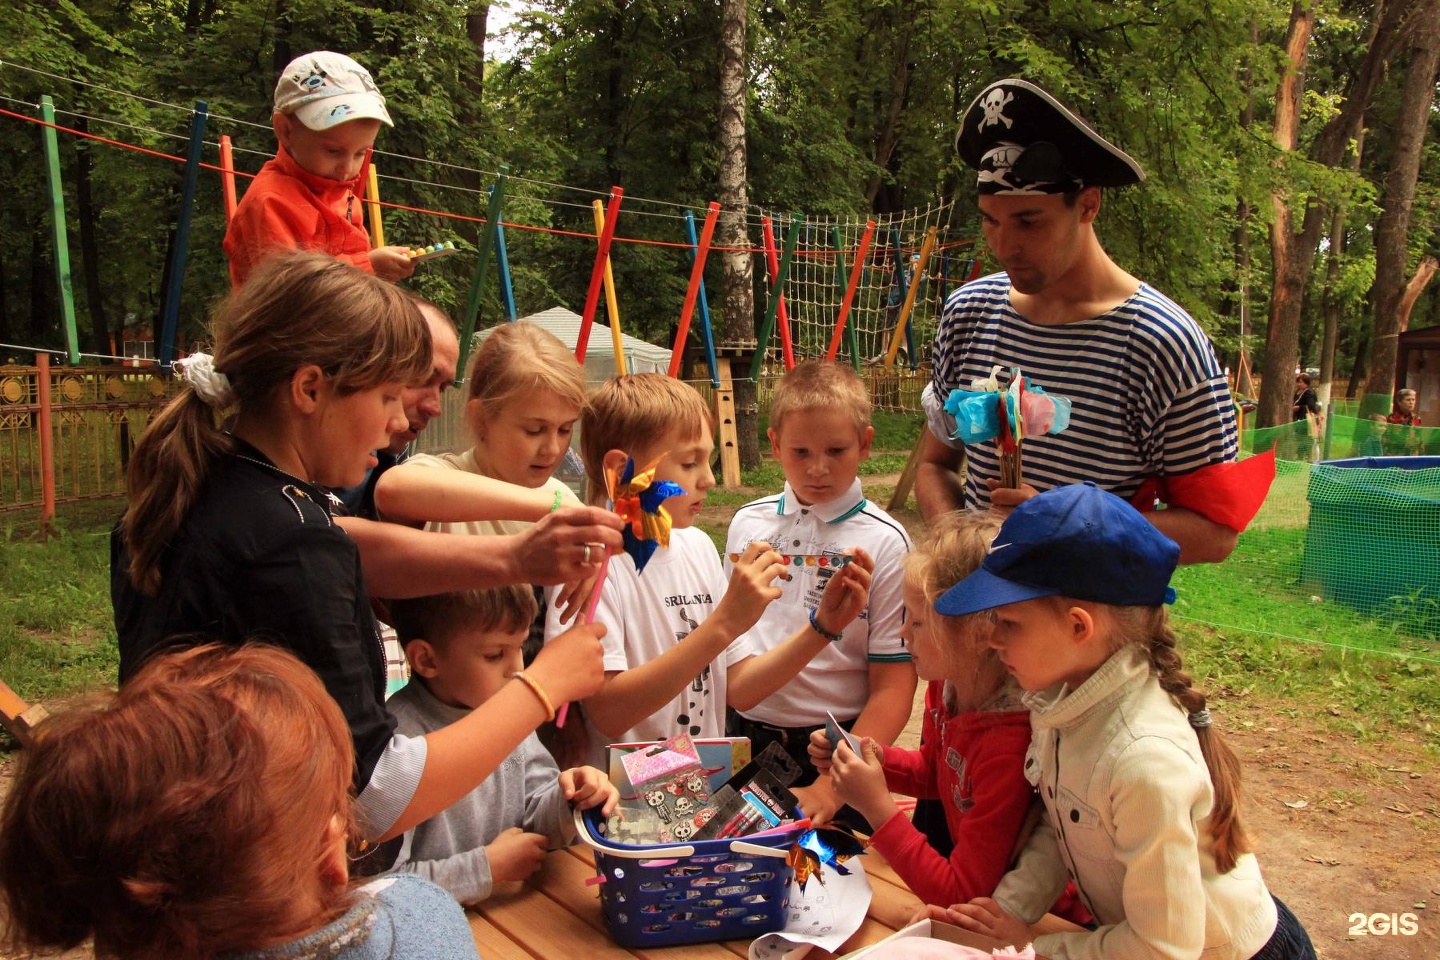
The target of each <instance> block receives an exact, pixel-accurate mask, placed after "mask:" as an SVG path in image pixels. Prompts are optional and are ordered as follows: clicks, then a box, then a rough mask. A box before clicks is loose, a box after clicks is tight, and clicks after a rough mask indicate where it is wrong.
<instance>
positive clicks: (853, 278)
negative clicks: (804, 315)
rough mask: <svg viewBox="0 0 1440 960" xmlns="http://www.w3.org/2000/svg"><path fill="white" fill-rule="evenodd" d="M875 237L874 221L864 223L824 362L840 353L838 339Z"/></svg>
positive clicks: (842, 333) (843, 329) (842, 331)
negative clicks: (871, 242)
mask: <svg viewBox="0 0 1440 960" xmlns="http://www.w3.org/2000/svg"><path fill="white" fill-rule="evenodd" d="M874 236H875V221H874V220H867V221H865V232H864V233H862V234H861V235H860V248H859V249H858V250H856V251H855V263H854V264H853V265H852V266H851V267H850V282H849V284H848V285H847V286H846V287H845V296H844V298H843V299H841V301H840V315H839V316H837V317H836V318H835V334H834V335H833V336H832V337H831V338H830V349H829V350H827V351H825V359H826V360H834V359H835V355H836V354H837V353H839V352H840V337H841V336H842V335H844V332H845V320H846V318H847V317H849V316H850V305H851V304H853V303H854V302H855V291H856V290H858V289H860V274H862V273H863V272H864V271H865V258H866V257H868V256H869V255H870V240H871V239H872V238H873V237H874Z"/></svg>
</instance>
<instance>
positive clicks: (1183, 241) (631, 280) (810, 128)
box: [0, 0, 1440, 459]
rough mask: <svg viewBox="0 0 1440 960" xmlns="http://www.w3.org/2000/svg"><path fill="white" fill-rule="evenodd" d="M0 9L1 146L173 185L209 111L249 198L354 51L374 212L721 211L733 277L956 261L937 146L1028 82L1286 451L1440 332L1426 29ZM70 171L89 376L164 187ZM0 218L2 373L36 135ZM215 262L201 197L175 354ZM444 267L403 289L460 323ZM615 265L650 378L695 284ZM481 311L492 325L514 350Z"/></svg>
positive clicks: (941, 0) (1105, 231)
mask: <svg viewBox="0 0 1440 960" xmlns="http://www.w3.org/2000/svg"><path fill="white" fill-rule="evenodd" d="M7 6H8V7H9V10H8V11H7V13H6V15H5V16H4V17H0V98H3V99H0V108H3V109H5V110H8V111H11V112H12V113H14V114H20V115H24V116H29V117H34V116H35V110H34V106H33V105H34V104H36V103H38V101H39V99H40V96H41V95H42V94H49V95H51V96H52V97H53V98H54V100H55V103H56V106H57V109H58V110H59V111H60V116H59V117H58V118H57V122H58V123H59V124H60V125H61V126H67V127H72V128H75V129H78V130H89V131H91V132H94V133H96V134H100V135H103V136H107V137H113V138H115V139H117V140H122V141H126V142H128V143H132V144H137V145H142V146H145V147H148V148H150V149H154V150H160V151H163V152H166V153H172V154H178V153H183V151H184V143H183V139H184V136H185V134H186V133H187V131H188V129H189V123H190V117H189V110H190V105H191V103H192V102H193V101H194V100H197V99H199V100H205V101H206V102H207V103H208V105H209V109H210V111H211V112H212V113H213V114H215V115H216V116H213V117H212V118H211V121H210V125H209V127H208V129H207V133H206V137H205V139H206V140H207V141H211V142H214V141H216V140H217V139H218V136H219V134H222V133H225V134H229V135H230V136H231V137H232V138H233V139H234V142H235V145H236V148H237V160H236V164H237V167H238V168H239V169H241V170H249V171H252V172H253V171H254V170H256V169H258V168H259V166H260V164H261V163H262V162H263V161H264V159H265V156H264V155H265V154H268V153H270V152H273V150H274V140H273V136H271V134H270V133H269V131H268V124H269V114H270V103H271V93H272V90H273V85H274V81H275V77H276V75H277V73H278V71H279V69H280V68H281V67H282V66H283V65H284V64H285V63H287V62H288V61H289V60H290V59H291V58H292V57H293V56H295V55H298V54H300V53H303V52H305V51H307V50H312V49H334V50H340V51H344V52H348V53H350V54H352V55H354V56H355V57H356V58H357V59H359V60H361V61H362V62H363V63H364V64H365V65H366V66H368V67H369V68H370V70H371V71H372V73H373V74H374V75H375V77H376V79H377V82H378V83H379V85H380V87H381V89H382V90H383V91H384V93H385V94H386V96H387V97H388V98H389V104H390V110H391V114H392V116H393V117H394V118H395V121H396V125H395V128H394V129H393V130H386V131H384V132H383V133H382V134H381V137H380V140H379V142H378V143H377V148H378V149H379V150H382V151H384V152H385V153H386V154H395V155H400V157H405V158H414V159H400V157H395V156H382V157H379V158H378V162H379V163H380V164H381V168H382V174H384V175H386V176H387V178H403V179H386V180H385V181H384V182H383V194H384V198H385V199H386V200H388V201H392V202H396V203H400V204H404V205H407V206H411V207H418V208H425V209H434V210H444V211H452V212H456V213H462V214H465V215H467V216H470V217H480V216H483V215H484V208H485V196H484V193H483V191H484V190H485V188H486V187H487V186H488V185H489V184H490V183H491V182H493V180H494V176H495V171H497V170H498V169H499V167H500V166H501V165H502V164H503V165H506V166H508V168H509V173H510V175H511V176H512V177H514V178H515V180H513V181H512V182H511V184H510V187H509V189H508V191H507V200H506V205H505V211H504V219H505V220H506V221H507V222H514V223H520V224H526V225H532V226H537V227H546V228H555V229H558V230H561V231H573V232H575V233H579V234H585V235H590V234H593V231H594V225H593V222H592V219H591V216H592V214H591V210H590V203H591V201H592V200H593V199H594V198H596V197H603V196H604V195H605V194H606V193H607V192H608V190H609V188H610V187H611V186H612V185H619V186H622V187H623V188H624V190H625V194H626V200H625V207H624V210H623V212H622V218H623V219H622V225H619V226H620V229H619V233H620V234H622V235H624V236H626V237H628V238H633V239H644V238H650V239H655V240H660V241H665V242H668V243H671V244H674V243H676V242H678V241H680V240H681V239H682V238H683V233H682V226H681V223H680V221H679V219H678V217H679V215H680V213H681V211H682V208H689V209H693V210H695V211H696V215H697V218H702V219H703V211H704V207H705V204H706V203H707V202H709V201H711V200H721V201H723V202H724V203H725V204H726V207H727V214H726V215H725V216H724V217H722V231H721V233H720V234H717V242H718V243H721V244H722V245H725V244H726V242H727V238H728V243H729V245H731V246H743V245H746V244H749V245H752V246H757V245H758V244H759V242H760V238H759V233H758V230H757V229H756V227H755V216H756V209H757V207H756V206H751V204H754V205H757V206H763V207H764V208H765V209H767V210H771V211H805V212H807V213H810V214H815V215H824V216H827V217H839V218H850V219H853V220H863V219H865V217H866V216H868V215H870V214H872V213H884V212H893V211H898V210H901V209H905V208H912V207H919V206H925V205H927V204H931V203H943V202H946V201H953V203H954V206H953V211H954V212H953V215H952V218H951V222H950V223H949V224H947V225H946V231H945V234H944V238H945V239H948V240H950V241H951V242H954V241H957V240H959V239H962V238H966V237H971V238H973V237H975V236H976V234H977V233H978V229H977V217H976V214H975V205H974V178H973V174H972V173H970V172H968V171H964V170H962V169H961V168H960V166H959V164H958V161H957V160H956V158H955V154H954V150H953V148H952V143H953V137H954V133H955V127H956V123H957V118H958V116H959V114H960V112H961V111H962V110H963V109H964V108H965V106H966V105H967V104H968V103H969V102H970V100H971V99H972V98H973V97H974V96H975V95H976V94H977V93H978V92H979V91H980V90H981V89H982V88H983V87H984V85H985V84H987V83H989V82H990V81H992V80H994V79H997V78H999V77H1003V76H1011V75H1013V76H1023V77H1026V78H1028V79H1031V80H1033V81H1036V82H1038V83H1040V84H1041V85H1042V86H1044V87H1046V88H1047V89H1049V90H1050V91H1052V92H1053V93H1055V94H1056V95H1057V96H1058V97H1060V98H1061V99H1062V100H1064V101H1066V102H1067V103H1068V104H1070V105H1071V106H1072V107H1073V108H1074V109H1075V110H1076V111H1077V112H1078V113H1080V114H1081V115H1082V116H1084V117H1085V118H1086V119H1088V120H1089V121H1090V122H1091V123H1092V124H1093V125H1094V126H1095V127H1096V128H1097V129H1098V130H1100V131H1101V132H1102V133H1103V134H1104V135H1106V136H1107V137H1108V138H1110V139H1111V140H1113V141H1114V142H1116V143H1118V144H1120V145H1122V146H1123V147H1124V148H1125V149H1126V150H1127V151H1129V152H1130V153H1131V154H1132V155H1134V156H1135V157H1136V158H1137V159H1138V160H1139V162H1140V163H1141V164H1142V165H1143V167H1144V168H1145V170H1146V171H1147V173H1148V175H1149V179H1148V180H1147V182H1146V183H1145V184H1144V185H1143V186H1141V187H1138V188H1129V189H1123V190H1116V191H1111V192H1109V193H1108V194H1107V197H1106V201H1105V202H1106V207H1105V210H1104V211H1103V212H1102V215H1101V218H1100V221H1099V229H1100V233H1101V238H1102V242H1103V243H1104V244H1105V246H1106V248H1107V249H1108V250H1109V251H1110V252H1111V254H1112V255H1113V256H1114V257H1115V258H1116V259H1117V260H1118V261H1119V262H1120V263H1121V264H1122V265H1124V266H1125V267H1126V268H1127V269H1129V270H1130V271H1131V272H1133V273H1135V274H1136V275H1138V276H1141V277H1143V278H1145V279H1146V280H1148V281H1150V282H1151V283H1152V284H1153V285H1155V286H1156V287H1158V288H1159V289H1161V290H1163V291H1165V292H1166V293H1168V294H1169V295H1170V296H1171V297H1173V298H1174V299H1175V300H1177V301H1178V302H1179V303H1180V304H1182V305H1183V306H1184V307H1186V308H1187V309H1188V310H1189V311H1190V312H1191V313H1192V314H1194V315H1195V317H1196V318H1197V319H1198V320H1199V321H1200V323H1201V324H1202V325H1203V326H1204V327H1205V328H1206V329H1207V330H1208V331H1209V332H1210V334H1211V336H1212V338H1213V339H1214V341H1215V343H1216V345H1217V348H1218V350H1219V352H1220V354H1221V356H1222V361H1223V362H1225V363H1226V364H1227V365H1228V366H1230V367H1232V368H1238V363H1239V357H1240V354H1241V352H1242V351H1243V352H1245V353H1246V354H1248V356H1249V357H1250V359H1251V361H1252V362H1253V365H1254V367H1255V369H1256V371H1257V373H1258V372H1260V371H1263V372H1264V377H1263V378H1262V384H1263V386H1262V395H1261V397H1260V410H1259V417H1260V423H1261V425H1267V424H1271V423H1278V422H1282V421H1285V420H1288V419H1289V415H1290V410H1289V405H1290V398H1291V383H1292V381H1293V372H1294V370H1295V369H1297V368H1304V367H1318V368H1319V369H1320V370H1321V380H1322V382H1323V384H1322V397H1323V396H1325V395H1327V394H1328V390H1325V389H1323V387H1324V386H1328V385H1329V384H1330V382H1331V380H1332V379H1333V381H1334V393H1335V395H1336V396H1340V395H1350V396H1356V395H1361V394H1366V393H1368V394H1371V395H1372V396H1374V397H1376V398H1377V400H1376V402H1377V403H1382V402H1383V403H1384V405H1385V406H1386V407H1387V409H1388V397H1389V394H1390V392H1391V390H1392V389H1393V386H1394V383H1393V367H1394V357H1395V346H1396V341H1395V336H1394V335H1395V333H1396V332H1397V328H1398V324H1399V323H1400V322H1401V314H1402V312H1403V308H1402V307H1401V306H1400V303H1401V300H1402V297H1403V294H1404V290H1405V286H1406V284H1407V283H1412V281H1413V284H1412V292H1414V291H1415V290H1417V289H1418V290H1419V291H1420V295H1419V297H1418V299H1417V300H1415V301H1414V307H1413V311H1412V312H1411V315H1410V324H1411V326H1412V327H1422V326H1430V325H1435V324H1440V284H1433V285H1430V286H1429V287H1421V286H1420V281H1421V280H1423V278H1424V277H1425V275H1426V267H1427V257H1433V256H1435V255H1436V253H1437V252H1440V146H1437V143H1440V136H1437V134H1440V110H1437V108H1436V104H1435V93H1436V75H1437V66H1440V2H1436V0H1381V2H1371V3H1362V2H1351V0H1303V2H1282V0H1168V2H1167V0H1150V2H1129V0H1118V2H1093V0H1049V2H1044V3H1042V2H1034V0H772V2H756V0H750V2H746V0H719V2H702V3H695V2H693V0H577V2H570V3H561V2H556V0H533V2H519V0H515V2H512V3H511V4H510V5H508V6H507V7H506V8H505V9H504V11H503V13H504V16H503V18H502V17H500V16H498V14H499V13H500V12H501V11H496V12H497V17H496V18H495V19H496V20H497V22H498V21H500V20H502V19H503V21H504V22H505V24H506V25H505V28H504V30H503V32H501V33H499V34H496V35H489V36H487V32H488V31H487V20H488V15H489V14H490V7H489V5H487V4H484V3H476V2H461V0H12V3H10V4H7ZM37 71H42V72H37ZM47 74H49V75H47ZM76 81H80V82H76ZM122 124H123V125H122ZM257 125H258V126H257ZM60 149H61V159H62V179H63V181H64V184H65V189H66V209H67V211H68V215H69V219H70V231H71V237H72V246H73V247H75V248H76V249H74V250H73V251H72V257H73V259H74V261H75V274H74V275H75V288H76V289H75V293H76V299H77V308H78V309H77V312H78V318H79V327H80V331H81V334H80V335H81V343H82V347H81V349H82V350H88V351H91V352H94V353H97V354H110V353H113V352H114V345H115V344H116V343H118V342H119V340H120V336H119V333H120V331H121V328H122V327H123V326H124V325H125V324H134V323H144V324H148V323H153V322H154V320H155V318H156V317H157V316H158V312H159V304H160V299H161V292H162V290H163V283H164V271H165V266H164V265H165V263H166V262H167V254H168V251H169V247H170V244H171V243H172V242H173V232H174V221H175V216H176V209H177V204H178V200H179V197H180V186H181V167H180V166H179V165H178V164H175V163H172V162H168V161H166V160H163V159H159V158H156V157H153V156H149V155H146V154H142V153H137V152H132V151H128V150H123V149H119V148H117V147H113V146H110V145H106V144H103V143H98V142H95V141H89V140H85V139H82V138H79V137H76V136H73V135H69V136H67V135H64V134H62V135H61V137H60ZM203 159H205V160H206V161H207V162H215V160H216V156H215V153H214V151H213V149H211V148H209V147H207V150H206V155H205V156H204V157H203ZM0 184H4V196H3V199H0V343H12V344H13V343H24V344H27V345H40V346H47V347H58V346H60V345H61V344H62V343H63V334H62V325H61V321H60V313H59V308H58V306H57V296H56V285H55V279H54V278H55V272H54V264H53V259H52V257H53V252H52V242H51V239H50V232H49V220H48V218H49V215H50V214H49V200H48V194H47V190H46V187H45V171H44V166H43V154H42V151H41V127H40V126H38V125H37V124H33V123H27V122H25V121H24V120H22V119H19V118H17V117H15V116H7V115H0ZM730 211H742V212H743V213H744V214H745V216H744V217H743V218H742V217H741V216H740V215H739V214H731V213H730ZM727 223H728V229H729V230H730V233H728V234H727V233H725V230H726V229H727V226H726V224H727ZM478 229H479V225H478V224H477V223H475V222H472V221H460V220H445V221H440V220H436V219H435V218H434V217H433V216H431V215H428V214H424V213H418V212H409V211H395V210H391V211H387V213H386V234H387V237H389V238H391V242H407V243H415V244H419V243H427V242H432V241H434V240H437V239H445V238H447V237H451V236H455V237H459V238H461V239H468V240H470V241H472V242H473V241H474V240H475V239H476V237H477V230H478ZM741 230H743V231H745V232H744V233H743V234H742V233H739V231H741ZM223 231H224V212H223V206H222V203H221V192H220V184H219V177H218V176H216V175H215V174H213V173H208V172H207V173H204V174H202V179H201V183H200V193H199V197H198V200H197V203H196V207H195V219H194V225H193V230H192V235H191V239H190V244H189V251H190V252H189V260H188V268H187V271H186V274H185V284H186V286H185V298H184V301H183V304H182V312H181V318H180V330H181V331H182V334H185V333H188V334H190V335H195V334H198V333H199V332H200V331H201V330H202V329H203V322H204V316H205V313H206V311H207V310H208V308H209V307H210V305H211V304H212V303H213V302H214V300H215V298H216V297H218V296H220V295H221V294H223V293H224V292H225V290H226V288H227V286H228V280H227V275H226V270H225V265H224V259H223V252H222V250H221V245H220V241H221V238H222V236H223ZM507 232H508V240H509V259H510V263H511V268H512V271H513V277H514V283H515V296H516V299H517V301H518V302H519V303H520V304H521V312H522V313H524V312H527V311H530V310H539V309H544V308H546V307H549V306H552V305H554V304H557V303H559V304H564V305H567V306H570V307H572V308H576V309H578V308H579V306H580V305H581V303H582V302H583V301H584V293H585V289H586V286H587V283H588V278H589V275H590V270H591V266H592V264H593V260H594V241H593V239H591V240H586V239H583V238H577V237H574V236H569V235H566V234H564V233H550V232H540V231H531V230H526V231H520V230H513V231H507ZM75 238H78V243H76V242H75ZM465 259H467V258H461V257H454V258H450V259H449V260H442V261H437V262H435V263H434V264H431V265H428V266H427V268H426V269H424V270H422V271H420V272H418V273H417V277H416V279H415V281H414V285H415V286H416V287H418V288H419V290H420V291H421V292H422V293H424V294H425V295H426V296H429V297H431V298H432V299H435V300H437V301H438V302H440V303H441V304H443V305H446V306H449V307H451V308H456V307H458V306H461V305H463V301H464V299H465V293H466V290H467V289H468V286H469V281H470V276H469V269H472V268H473V267H472V266H471V265H470V264H462V263H459V262H457V261H462V260H465ZM751 260H753V257H750V256H745V255H732V256H730V257H726V256H719V257H712V258H711V263H710V267H709V273H708V274H707V279H708V280H709V282H710V284H711V286H712V290H715V291H717V292H722V293H721V295H717V294H715V293H712V297H711V299H712V303H713V306H714V309H715V312H716V314H717V324H718V328H719V329H720V330H721V331H722V335H724V336H730V337H739V336H753V329H754V325H755V318H756V314H757V312H763V305H764V299H763V297H764V294H763V288H761V289H759V291H758V292H757V285H758V284H760V282H761V281H760V277H761V276H762V275H763V265H757V266H756V268H755V269H753V270H752V269H751V266H752V264H751V263H750V262H749V261H751ZM613 261H614V270H615V275H616V276H615V279H616V285H617V288H618V289H619V290H620V291H621V297H622V302H623V304H624V311H623V313H624V325H625V328H626V330H627V332H629V333H632V334H635V335H637V336H641V337H644V338H645V339H648V340H651V341H654V342H659V343H664V344H668V343H669V342H670V341H671V340H672V339H673V337H674V331H675V327H676V323H677V318H678V316H679V312H680V311H679V305H680V303H681V301H682V300H683V296H684V290H685V284H686V280H687V276H688V273H689V260H688V256H687V255H686V254H685V252H684V251H683V250H681V249H679V248H678V247H676V246H663V245H644V244H626V245H623V249H621V248H617V250H616V251H615V252H614V255H613ZM742 261H743V262H742ZM492 269H493V268H492ZM1417 274H1418V275H1419V279H1417ZM489 291H490V296H489V300H488V301H487V302H486V303H485V304H484V305H483V308H482V310H483V313H482V317H483V318H484V319H482V323H484V322H494V321H495V320H498V319H499V317H500V316H501V314H500V310H499V303H498V300H497V299H496V293H495V285H494V284H493V283H492V284H491V285H490V288H489ZM922 355H923V354H922ZM25 359H28V358H25ZM737 399H740V400H742V409H743V408H744V404H743V399H744V398H743V396H742V397H738V398H737ZM745 433H746V431H744V430H742V431H741V435H742V437H743V436H745ZM747 459H748V458H747Z"/></svg>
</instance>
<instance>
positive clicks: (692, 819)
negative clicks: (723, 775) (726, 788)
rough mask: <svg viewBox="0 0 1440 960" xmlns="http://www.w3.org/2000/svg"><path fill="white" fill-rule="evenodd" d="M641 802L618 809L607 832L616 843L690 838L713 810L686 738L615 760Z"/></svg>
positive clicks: (707, 787) (695, 755)
mask: <svg viewBox="0 0 1440 960" xmlns="http://www.w3.org/2000/svg"><path fill="white" fill-rule="evenodd" d="M620 762H621V764H622V765H623V766H624V768H625V773H626V776H628V777H629V778H630V782H631V783H632V784H634V785H635V789H636V790H637V791H638V792H639V794H640V800H641V803H635V802H630V803H626V804H624V805H622V806H621V807H619V808H617V810H616V812H615V814H613V815H612V816H611V818H610V822H609V823H608V824H607V827H608V829H607V833H606V835H607V836H609V837H610V838H611V839H613V840H615V841H616V842H619V843H633V844H649V843H674V842H676V841H685V840H689V839H691V838H692V837H694V836H695V834H696V833H698V832H699V831H700V829H701V828H702V827H704V826H705V824H706V823H708V822H709V820H710V818H711V817H713V816H714V815H715V811H714V808H713V806H712V805H711V801H710V784H709V781H708V780H706V778H705V771H704V768H703V767H702V766H701V764H700V755H699V753H698V751H696V749H695V744H694V743H693V742H692V741H691V739H690V737H689V735H688V734H679V735H677V736H674V737H671V738H670V739H669V740H666V741H664V742H663V743H658V744H655V745H654V746H651V747H647V748H644V749H641V750H636V751H635V752H634V753H630V754H626V755H625V756H624V757H622V758H621V760H620Z"/></svg>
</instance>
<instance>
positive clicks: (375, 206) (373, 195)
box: [365, 163, 385, 250]
mask: <svg viewBox="0 0 1440 960" xmlns="http://www.w3.org/2000/svg"><path fill="white" fill-rule="evenodd" d="M365 214H366V216H367V217H369V219H370V223H369V227H370V246H372V247H374V248H375V249H377V250H378V249H380V248H381V247H383V246H385V221H384V220H383V219H382V218H381V216H380V175H379V174H378V173H376V172H375V165H374V164H373V163H372V164H371V165H370V169H369V171H368V172H367V173H366V175H365Z"/></svg>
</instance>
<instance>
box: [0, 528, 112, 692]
mask: <svg viewBox="0 0 1440 960" xmlns="http://www.w3.org/2000/svg"><path fill="white" fill-rule="evenodd" d="M16 532H17V531H15V530H14V529H13V528H10V529H7V530H5V531H4V532H3V535H0V677H3V678H4V679H5V682H6V683H8V684H9V685H10V686H11V687H12V688H13V689H14V690H15V692H16V693H18V694H19V695H20V696H22V697H24V698H25V699H26V700H29V701H31V702H35V701H43V700H47V699H52V698H56V697H68V696H73V695H75V694H77V693H82V692H87V691H90V690H96V689H101V688H104V687H109V686H113V685H114V683H115V677H116V673H117V671H118V669H119V664H120V654H119V650H118V648H117V646H116V643H115V626H114V622H113V620H112V618H111V611H110V539H109V529H108V524H105V525H100V526H99V527H98V529H97V527H96V526H87V527H85V528H80V529H76V530H74V531H66V530H64V529H61V531H60V532H59V534H58V535H57V536H55V537H52V538H51V539H50V541H49V542H48V543H42V542H39V541H37V540H34V539H23V538H21V537H17V536H15V534H16Z"/></svg>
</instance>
